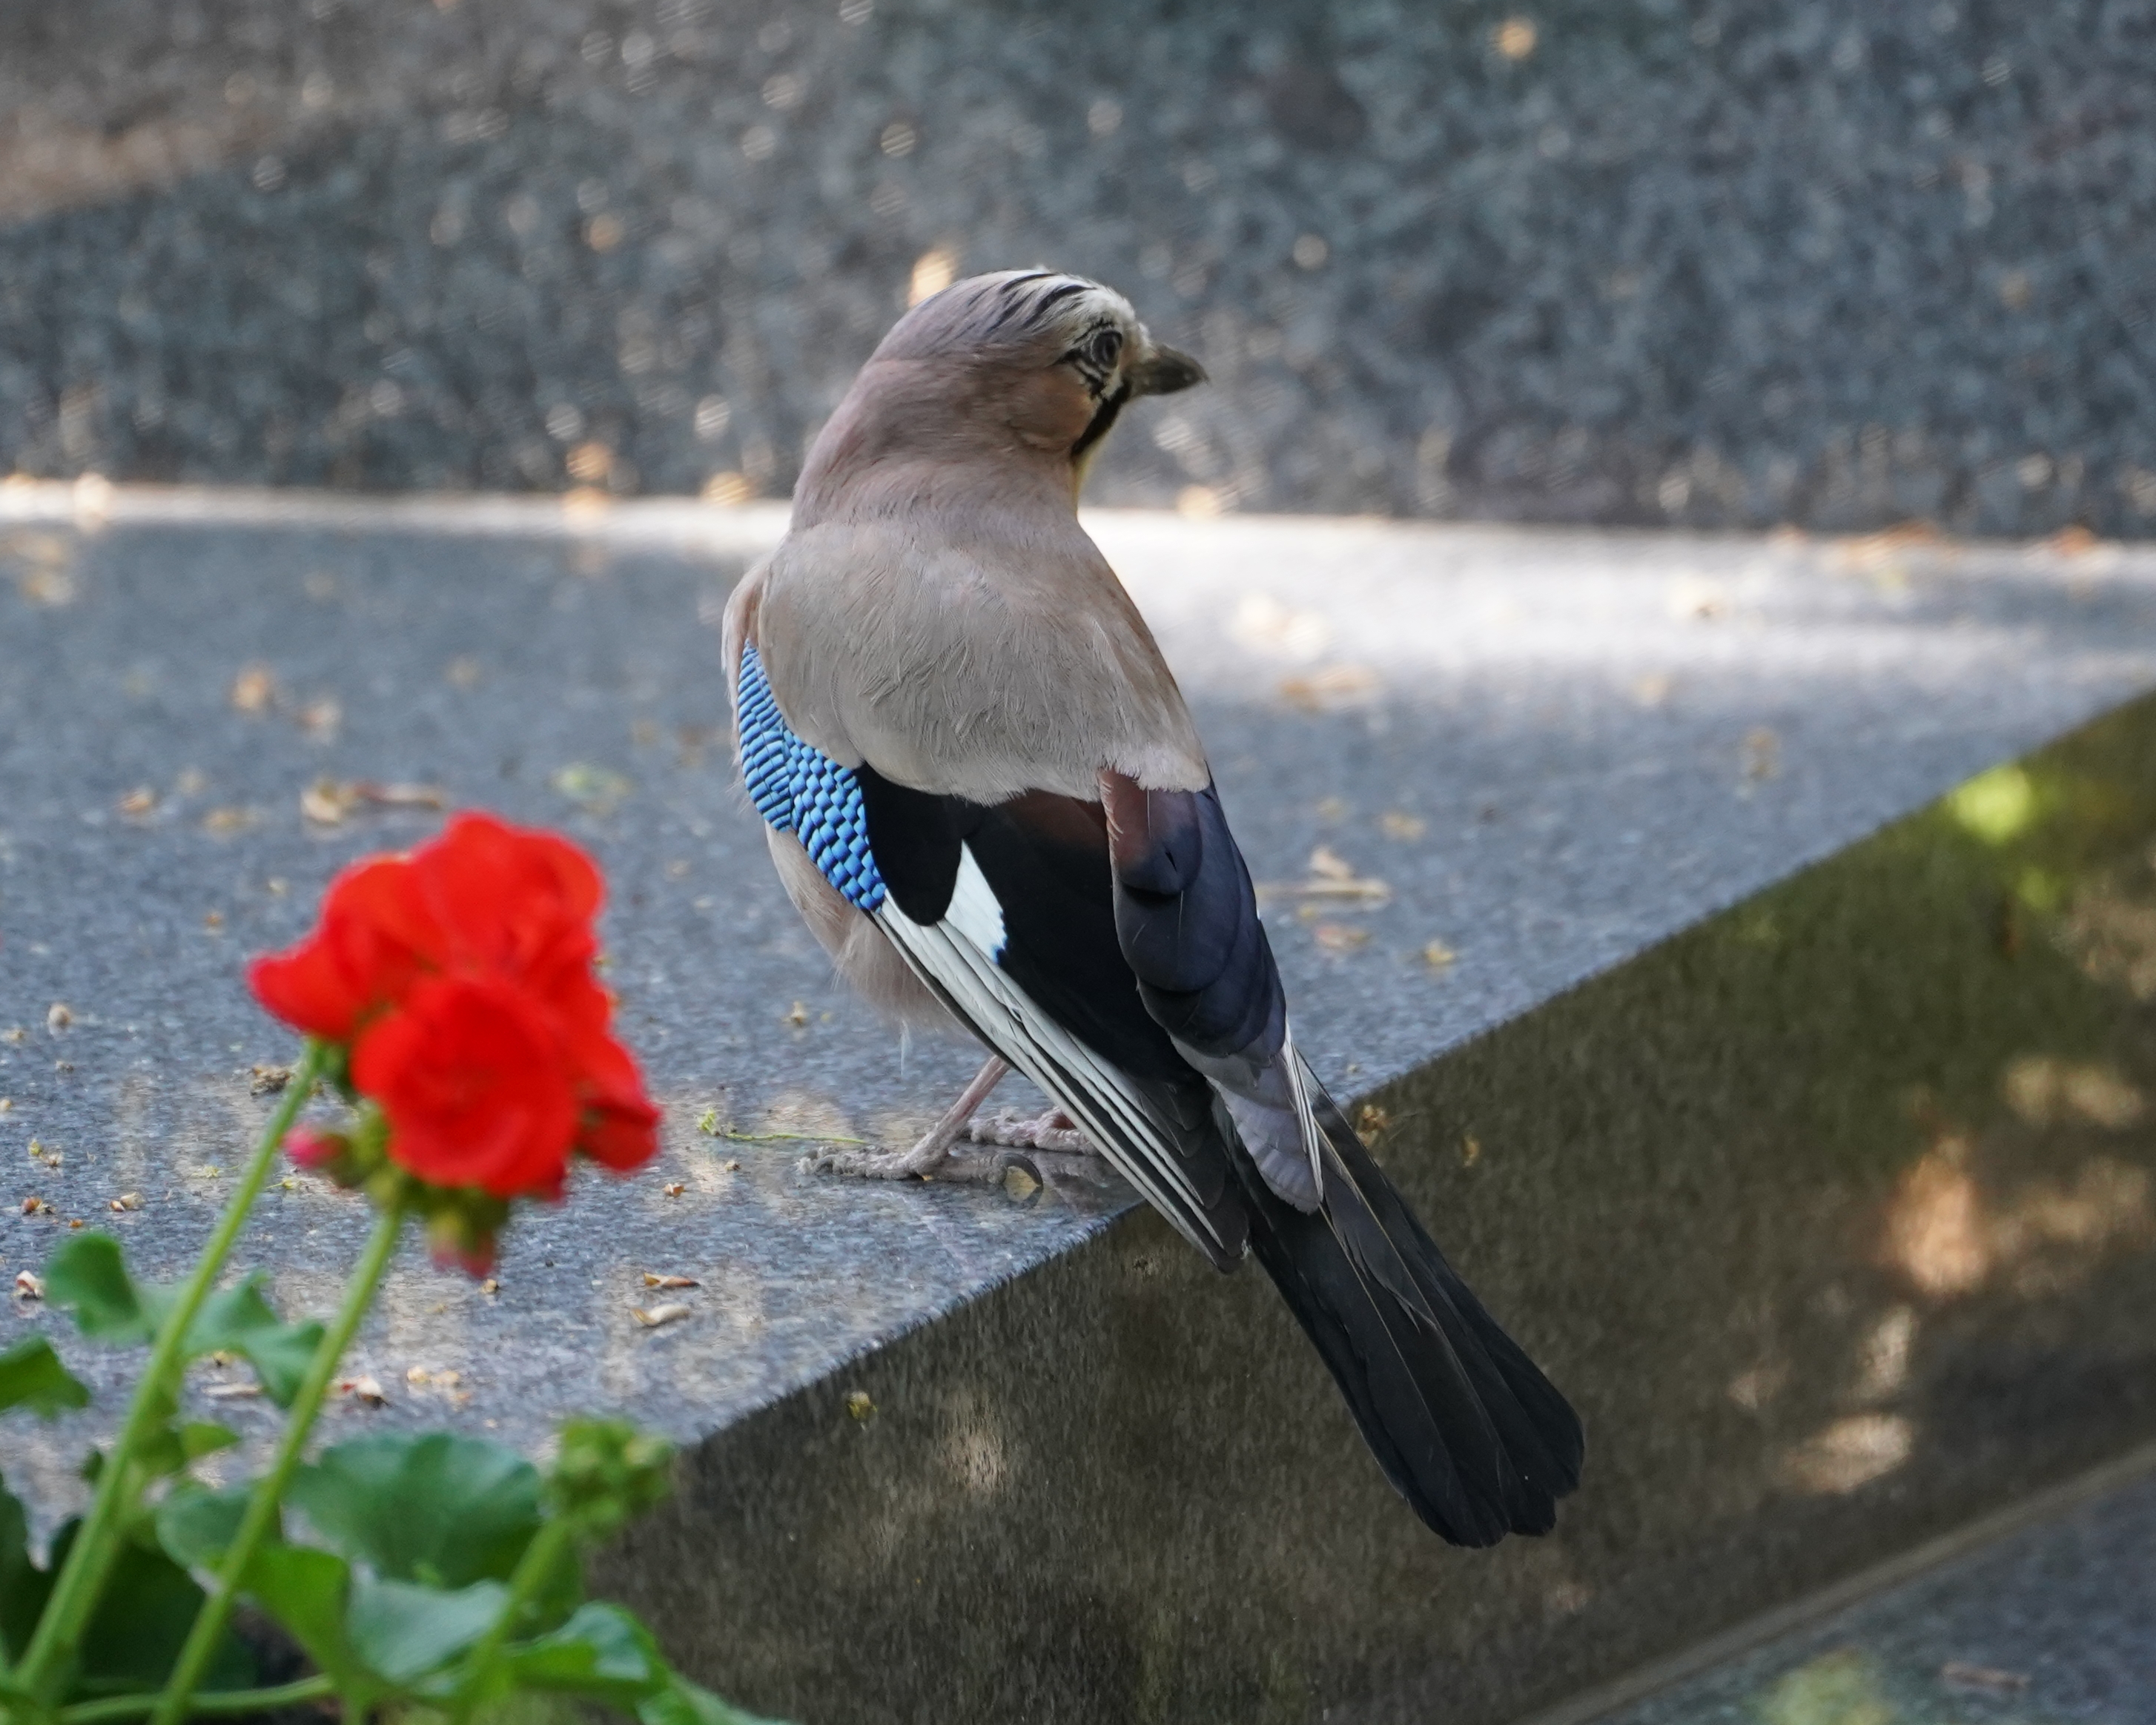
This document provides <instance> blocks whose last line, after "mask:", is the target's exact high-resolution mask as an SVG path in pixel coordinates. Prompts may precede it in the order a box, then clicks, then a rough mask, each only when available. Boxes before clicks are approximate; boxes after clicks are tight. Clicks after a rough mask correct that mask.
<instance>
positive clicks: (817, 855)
mask: <svg viewBox="0 0 2156 1725" xmlns="http://www.w3.org/2000/svg"><path fill="white" fill-rule="evenodd" d="M735 696H736V699H737V702H738V704H739V707H740V711H741V759H742V778H744V779H746V780H747V783H748V794H749V800H750V801H751V802H752V803H755V804H756V812H757V814H760V815H762V817H763V819H764V824H765V825H767V826H768V827H770V828H771V829H773V830H774V831H776V832H781V833H791V834H793V835H794V837H795V838H797V839H799V840H800V841H801V844H802V847H803V849H804V850H807V851H808V857H809V860H811V861H812V862H814V864H815V865H816V867H817V869H818V870H819V871H820V872H821V873H822V875H823V876H824V879H825V880H828V881H829V882H830V883H831V885H832V886H834V887H835V888H836V889H837V890H838V891H839V895H840V896H842V897H843V898H844V899H845V901H846V902H847V903H849V904H850V905H851V906H854V908H855V910H858V911H866V912H867V913H868V914H869V915H870V916H874V915H875V912H876V910H877V908H878V907H879V906H880V905H881V904H882V903H883V901H884V884H883V875H881V874H880V872H879V871H878V870H877V868H876V865H875V855H874V853H872V852H871V851H870V850H869V821H868V809H867V807H866V805H865V804H864V803H863V802H862V801H861V788H860V785H859V784H858V783H856V782H855V778H854V774H853V769H852V768H848V767H841V766H840V765H839V763H838V762H836V761H834V760H833V759H832V758H831V757H829V755H827V754H825V753H824V752H822V751H821V750H820V749H817V748H814V747H810V746H809V745H808V743H805V742H803V741H802V740H801V739H800V738H799V737H796V736H795V735H794V734H793V730H792V729H791V728H790V727H789V726H788V724H787V722H786V718H785V716H784V715H783V714H782V713H781V712H780V711H778V701H777V700H776V699H775V698H774V697H773V695H772V692H771V684H770V681H769V680H768V679H767V678H766V677H765V675H764V674H763V661H762V659H760V658H759V657H757V650H756V649H755V648H754V647H750V646H744V647H743V648H742V660H741V682H740V685H739V687H738V688H737V690H736V691H735Z"/></svg>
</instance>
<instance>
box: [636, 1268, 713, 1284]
mask: <svg viewBox="0 0 2156 1725" xmlns="http://www.w3.org/2000/svg"><path fill="white" fill-rule="evenodd" d="M644 1286H646V1287H647V1288H701V1286H703V1283H701V1282H700V1281H697V1280H696V1277H695V1276H654V1275H653V1274H652V1273H651V1271H649V1270H647V1271H644Z"/></svg>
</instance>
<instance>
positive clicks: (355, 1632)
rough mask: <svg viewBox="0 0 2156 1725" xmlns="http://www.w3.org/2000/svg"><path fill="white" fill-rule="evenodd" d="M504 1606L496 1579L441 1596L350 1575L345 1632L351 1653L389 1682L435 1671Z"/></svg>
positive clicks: (486, 1626) (438, 1592) (481, 1631)
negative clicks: (350, 1595) (351, 1577)
mask: <svg viewBox="0 0 2156 1725" xmlns="http://www.w3.org/2000/svg"><path fill="white" fill-rule="evenodd" d="M508 1604H509V1589H507V1588H506V1587H504V1586H503V1585H502V1584H500V1582H498V1581H475V1582H474V1583H473V1584H471V1585H470V1587H465V1588H459V1589H455V1590H454V1592H444V1590H443V1589H440V1588H434V1587H421V1586H418V1585H417V1584H414V1583H413V1582H409V1581H377V1580H374V1579H372V1578H371V1577H368V1576H366V1575H357V1576H355V1577H353V1579H352V1602H351V1604H350V1605H349V1606H348V1607H347V1608H346V1612H345V1634H346V1636H347V1637H348V1638H349V1639H350V1641H351V1644H352V1651H353V1652H355V1653H356V1654H357V1655H358V1656H360V1658H362V1660H364V1661H366V1662H367V1664H368V1665H369V1666H372V1668H373V1669H374V1670H375V1671H379V1672H380V1673H381V1674H382V1676H384V1677H386V1678H388V1680H389V1681H391V1682H393V1683H397V1684H409V1683H411V1682H412V1681H414V1680H415V1679H417V1678H419V1677H423V1676H427V1675H428V1674H429V1672H432V1671H439V1670H440V1669H441V1668H442V1667H443V1666H445V1665H447V1664H448V1663H449V1661H451V1660H453V1659H454V1658H455V1657H456V1656H457V1655H459V1653H462V1652H463V1651H465V1649H466V1648H468V1647H470V1645H472V1644H473V1643H474V1642H475V1641H476V1640H479V1638H480V1636H482V1635H485V1633H486V1632H487V1631H488V1630H490V1629H492V1628H493V1627H494V1624H495V1619H496V1618H498V1617H500V1615H501V1614H502V1612H503V1611H504V1610H505V1609H507V1607H508Z"/></svg>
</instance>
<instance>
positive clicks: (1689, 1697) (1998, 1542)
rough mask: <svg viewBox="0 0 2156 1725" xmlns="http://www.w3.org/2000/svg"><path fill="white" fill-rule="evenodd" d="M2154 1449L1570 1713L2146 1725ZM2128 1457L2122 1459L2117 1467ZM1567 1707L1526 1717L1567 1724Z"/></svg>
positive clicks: (2153, 1624)
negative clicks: (1879, 1584) (2116, 1480)
mask: <svg viewBox="0 0 2156 1725" xmlns="http://www.w3.org/2000/svg"><path fill="white" fill-rule="evenodd" d="M2152 1464H2156V1455H2148V1454H2144V1455H2142V1456H2140V1457H2138V1458H2136V1459H2135V1461H2133V1462H2130V1463H2129V1464H2128V1467H2133V1468H2138V1472H2139V1477H2138V1478H2135V1479H2133V1480H2132V1481H2130V1482H2128V1483H2126V1484H2124V1485H2117V1484H2113V1485H2112V1487H2111V1488H2110V1489H2108V1490H2106V1491H2102V1492H2100V1493H2098V1494H2097V1495H2095V1496H2093V1497H2088V1498H2087V1499H2086V1500H2085V1501H2082V1502H2078V1503H2075V1504H2072V1505H2071V1506H2068V1507H2061V1508H2060V1509H2059V1510H2058V1511H2057V1512H2056V1513H2053V1514H2050V1515H2044V1516H2040V1517H2037V1518H2035V1519H2034V1520H2032V1521H2030V1522H2029V1523H2028V1524H2027V1525H2025V1526H2023V1527H2019V1528H2016V1529H2015V1530H2014V1531H2012V1532H2006V1533H2004V1534H2001V1535H2000V1536H1999V1537H1997V1538H1993V1539H1990V1540H1988V1541H1984V1542H1982V1543H1976V1544H1974V1545H1973V1546H1972V1547H1970V1548H1968V1549H1965V1550H1964V1551H1963V1552H1962V1553H1959V1554H1958V1555H1957V1556H1955V1557H1953V1558H1951V1559H1949V1560H1948V1561H1947V1562H1945V1563H1941V1564H1939V1565H1938V1567H1936V1568H1932V1569H1931V1570H1929V1571H1928V1573H1925V1574H1920V1575H1917V1577H1915V1578H1914V1579H1910V1580H1906V1581H1903V1582H1901V1583H1900V1584H1897V1585H1893V1586H1890V1587H1887V1588H1886V1589H1882V1590H1881V1591H1879V1592H1877V1593H1876V1594H1872V1595H1871V1597H1869V1598H1867V1599H1863V1600H1862V1601H1861V1602H1860V1603H1858V1604H1854V1605H1851V1606H1849V1607H1847V1608H1846V1609H1842V1610H1840V1611H1837V1612H1835V1613H1832V1614H1831V1615H1827V1616H1825V1617H1824V1618H1821V1619H1820V1620H1815V1621H1813V1622H1811V1623H1809V1624H1808V1625H1805V1626H1804V1628H1802V1629H1800V1630H1794V1631H1792V1632H1790V1633H1788V1634H1784V1635H1779V1636H1776V1637H1774V1639H1772V1640H1768V1641H1767V1642H1766V1643H1765V1644H1764V1645H1758V1646H1756V1647H1754V1648H1753V1649H1752V1650H1751V1651H1748V1652H1745V1653H1743V1654H1742V1655H1741V1656H1736V1657H1733V1658H1731V1659H1729V1660H1728V1661H1727V1662H1724V1663H1721V1664H1718V1665H1717V1666H1715V1667H1714V1668H1712V1669H1711V1670H1708V1671H1704V1672H1702V1673H1701V1674H1699V1675H1697V1676H1691V1677H1688V1678H1686V1679H1684V1680H1682V1681H1676V1682H1675V1683H1673V1684H1671V1686H1668V1687H1666V1688H1663V1689H1661V1691H1660V1692H1657V1693H1655V1694H1654V1695H1652V1696H1651V1697H1649V1698H1648V1699H1646V1700H1645V1701H1642V1702H1638V1703H1636V1704H1634V1705H1629V1706H1625V1707H1618V1708H1615V1709H1614V1710H1610V1711H1586V1712H1575V1711H1574V1710H1573V1709H1572V1708H1569V1707H1568V1708H1565V1709H1563V1710H1561V1717H1563V1720H1564V1721H1565V1725H1573V1722H1577V1725H1588V1722H1589V1720H1592V1721H1593V1722H1594V1725H2065V1722H2066V1721H2070V1720H2071V1721H2087V1722H2091V1725H2147V1722H2148V1720H2151V1719H2156V1478H2152V1477H2151V1476H2150V1468H2151V1466H2152ZM2118 1471H2125V1470H2124V1469H2121V1470H2118ZM1558 1717H1559V1716H1555V1715H1553V1716H1549V1717H1548V1718H1547V1719H1545V1720H1537V1721H1535V1722H1532V1725H1558Z"/></svg>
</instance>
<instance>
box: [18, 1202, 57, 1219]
mask: <svg viewBox="0 0 2156 1725" xmlns="http://www.w3.org/2000/svg"><path fill="white" fill-rule="evenodd" d="M52 1213H53V1207H52V1206H51V1205H50V1204H47V1203H46V1202H45V1201H44V1199H42V1198H26V1199H23V1214H24V1215H26V1216H49V1215H50V1214H52Z"/></svg>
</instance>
